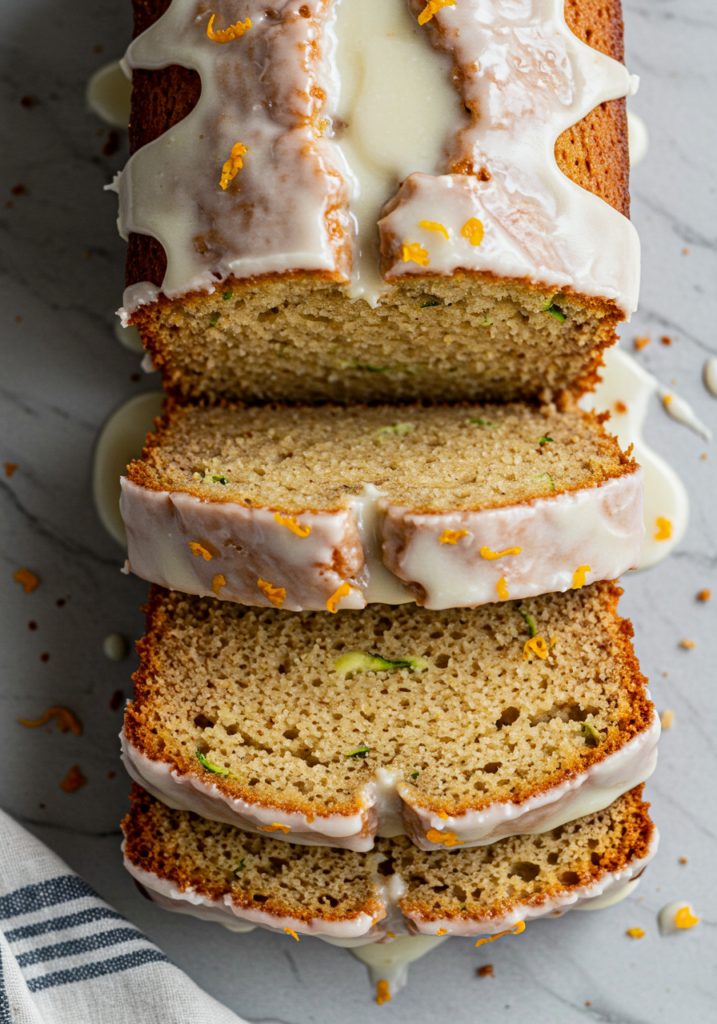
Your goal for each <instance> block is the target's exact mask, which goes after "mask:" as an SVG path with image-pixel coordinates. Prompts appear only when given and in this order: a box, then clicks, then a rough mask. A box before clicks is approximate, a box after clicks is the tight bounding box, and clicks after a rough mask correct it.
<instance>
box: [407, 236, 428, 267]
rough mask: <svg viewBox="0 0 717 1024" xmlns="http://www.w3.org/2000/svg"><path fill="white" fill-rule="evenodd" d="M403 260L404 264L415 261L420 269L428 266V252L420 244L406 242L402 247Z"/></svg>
mask: <svg viewBox="0 0 717 1024" xmlns="http://www.w3.org/2000/svg"><path fill="white" fill-rule="evenodd" d="M401 259H402V260H403V262H404V263H408V262H409V261H410V260H413V262H414V263H417V264H418V265H419V267H427V266H428V250H427V249H424V248H423V246H422V245H421V243H420V242H404V243H403V245H402V246H401Z"/></svg>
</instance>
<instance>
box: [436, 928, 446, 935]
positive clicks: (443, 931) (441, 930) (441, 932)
mask: <svg viewBox="0 0 717 1024" xmlns="http://www.w3.org/2000/svg"><path fill="white" fill-rule="evenodd" d="M436 935H448V929H447V928H439V929H438V931H437V932H436Z"/></svg>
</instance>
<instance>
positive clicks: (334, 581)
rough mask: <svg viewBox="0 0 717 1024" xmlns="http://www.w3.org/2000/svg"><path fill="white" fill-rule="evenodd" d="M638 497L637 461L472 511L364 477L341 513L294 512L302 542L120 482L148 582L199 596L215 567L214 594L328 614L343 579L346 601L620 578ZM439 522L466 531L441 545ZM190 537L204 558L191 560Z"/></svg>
mask: <svg viewBox="0 0 717 1024" xmlns="http://www.w3.org/2000/svg"><path fill="white" fill-rule="evenodd" d="M642 501H643V483H642V469H641V468H640V467H637V469H636V470H635V471H634V472H632V473H626V474H624V475H623V476H620V477H616V478H613V479H610V480H608V481H606V482H605V483H603V484H601V485H600V486H598V487H589V488H583V489H581V490H578V491H573V492H566V493H563V494H558V495H556V496H555V497H554V498H544V499H543V498H539V499H536V500H534V501H532V502H529V503H524V504H521V505H513V506H507V507H504V508H495V509H484V510H480V511H475V512H470V511H464V512H444V513H436V514H425V513H416V512H413V511H411V510H410V509H408V508H404V507H400V506H396V505H392V504H391V503H390V501H389V500H388V498H386V497H385V495H382V494H381V492H380V491H378V490H377V488H375V487H374V486H372V485H366V486H365V488H364V493H363V494H362V495H361V496H360V497H358V498H352V499H348V501H347V504H348V507H347V508H343V509H337V510H335V511H332V512H310V511H307V512H302V513H300V514H299V515H297V516H295V519H296V521H297V523H298V524H299V526H304V527H310V528H311V533H310V534H309V535H308V536H306V537H298V536H297V535H296V534H295V533H293V532H291V531H290V530H289V529H287V527H286V526H283V525H280V524H279V523H278V522H277V521H276V519H275V513H274V511H272V510H270V509H266V508H253V507H252V508H246V507H244V506H243V505H239V504H238V503H235V502H220V501H204V500H202V499H200V498H197V497H195V496H194V495H190V494H186V493H183V492H181V491H175V492H169V491H152V490H149V489H148V488H145V487H141V486H140V485H138V484H135V483H133V482H131V481H129V480H127V479H124V478H123V480H122V499H121V503H120V507H121V511H122V518H123V519H124V523H125V528H126V533H127V545H128V556H129V563H130V566H131V570H132V572H134V573H136V574H137V575H138V576H141V577H142V578H143V579H146V580H150V581H151V582H153V583H158V584H160V585H161V586H164V587H168V588H169V589H170V590H181V591H183V592H184V593H188V594H199V595H202V596H204V595H210V594H212V581H213V580H214V578H215V577H216V576H217V574H221V575H222V576H223V577H224V579H225V584H224V586H222V588H221V590H220V591H219V595H218V596H219V597H220V598H222V599H224V600H229V601H237V602H239V603H241V604H249V605H260V606H261V605H266V606H268V605H269V604H270V601H269V599H268V598H266V597H265V596H264V594H263V593H262V591H260V590H259V588H258V586H257V581H258V580H259V579H262V580H266V581H268V582H270V583H271V584H272V585H273V586H279V587H283V588H284V589H285V590H286V599H285V601H284V603H283V605H282V607H283V608H285V609H288V610H291V611H300V610H302V609H314V610H323V609H325V608H326V602H327V600H328V599H329V598H330V597H331V596H332V595H333V594H334V593H335V592H336V590H337V589H338V588H339V587H340V586H341V584H342V582H348V584H349V585H350V587H351V591H350V593H349V595H348V596H346V597H344V598H342V599H341V602H340V605H339V607H340V609H346V608H362V607H364V605H365V604H366V603H367V602H368V601H384V602H390V603H397V604H398V603H403V602H405V601H407V600H410V599H411V596H412V595H413V597H414V598H415V600H416V601H417V603H419V604H423V605H425V606H426V607H427V608H434V609H439V608H454V607H472V606H477V605H481V604H486V603H489V602H491V601H495V600H497V599H498V592H497V584H498V581H499V580H500V579H501V578H505V580H506V585H507V589H508V593H509V595H510V597H511V598H514V599H519V598H524V597H532V596H536V595H539V594H546V593H552V592H555V591H565V590H569V589H570V588H571V587H572V586H573V582H574V574H575V571H576V570H577V569H578V567H579V566H584V565H588V566H589V567H590V571H589V572H588V573H587V575H586V582H588V583H595V582H597V581H598V580H603V579H615V578H616V577H617V576H619V575H620V574H621V573H623V572H625V571H626V570H628V569H631V568H635V567H636V566H637V564H638V562H639V558H640V551H641V549H642V540H643V523H642ZM446 529H450V530H460V529H463V530H466V531H467V533H466V534H465V535H463V536H461V537H460V538H459V539H458V541H457V543H455V544H450V543H441V536H442V535H443V532H444V531H445V530H446ZM192 543H194V544H197V543H199V544H201V545H202V546H203V547H204V549H205V550H206V551H207V552H208V553H209V554H211V556H212V557H211V559H209V560H205V558H204V557H203V556H197V555H194V554H193V553H192V550H193V549H192V548H190V546H189V545H190V544H192ZM484 546H485V547H489V548H490V549H491V551H493V552H501V551H504V550H506V549H509V548H513V547H516V546H517V547H520V548H521V553H520V554H519V555H507V556H505V557H503V558H499V559H490V558H485V557H483V556H482V555H481V548H482V547H484ZM402 581H403V582H402ZM404 584H409V585H410V586H409V588H408V590H407V589H406V586H404Z"/></svg>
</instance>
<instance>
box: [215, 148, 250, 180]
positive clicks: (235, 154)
mask: <svg viewBox="0 0 717 1024" xmlns="http://www.w3.org/2000/svg"><path fill="white" fill-rule="evenodd" d="M248 152H249V150H248V149H247V147H246V146H245V145H243V143H241V142H235V143H234V145H233V146H232V152H231V156H230V157H229V159H228V160H227V161H226V162H225V164H224V166H223V167H222V176H221V178H220V179H219V184H220V185H221V187H222V188H223V189H224V190H225V191H226V188H227V185H228V184H229V182H230V181H231V180H232V178H235V177H236V175H237V173H238V171H239V168H240V167H243V166H244V162H243V161H242V157H243V156H244V154H245V153H248Z"/></svg>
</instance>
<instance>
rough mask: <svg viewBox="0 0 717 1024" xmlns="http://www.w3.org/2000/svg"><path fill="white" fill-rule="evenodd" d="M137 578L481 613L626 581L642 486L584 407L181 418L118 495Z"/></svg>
mask: <svg viewBox="0 0 717 1024" xmlns="http://www.w3.org/2000/svg"><path fill="white" fill-rule="evenodd" d="M122 484H123V489H122V490H123V493H122V502H121V510H122V516H123V518H124V522H125V525H126V528H127V539H128V553H129V567H130V568H131V569H132V571H134V572H135V573H137V574H138V575H139V576H141V577H142V578H143V579H146V580H149V581H150V582H152V583H158V584H160V585H161V586H165V587H168V588H169V589H170V590H181V591H184V592H185V593H189V594H199V595H203V596H204V595H211V594H215V595H217V596H218V597H219V598H221V599H223V600H230V601H237V602H240V603H241V604H249V605H259V606H265V607H270V606H271V605H274V606H275V607H283V608H284V609H291V610H293V611H300V610H302V609H313V610H323V609H328V610H329V611H336V610H337V609H339V608H340V609H342V610H343V609H347V608H362V607H363V606H364V605H365V604H366V602H373V601H379V602H384V603H387V604H397V603H402V602H405V601H411V600H415V601H416V602H417V603H418V604H421V605H425V606H426V607H428V608H436V609H439V608H451V607H465V606H474V605H480V604H485V603H487V602H490V601H498V600H505V599H507V598H508V597H512V598H524V597H530V596H534V595H538V594H543V593H550V592H555V591H565V590H568V589H570V588H572V587H579V586H581V585H582V584H583V583H585V582H594V581H596V580H602V579H614V578H616V577H617V576H619V575H620V574H621V573H622V572H624V571H625V570H627V569H630V568H633V567H635V566H637V564H638V562H639V559H640V553H641V548H642V538H643V534H644V527H643V522H642V470H641V469H640V467H639V466H638V465H637V464H636V463H635V461H634V460H633V459H632V458H631V457H630V456H629V454H623V452H622V451H621V450H620V448H619V446H618V444H617V441H616V440H615V438H613V437H611V436H610V435H609V434H607V433H606V432H605V430H604V428H603V426H602V418H601V417H599V416H595V415H593V414H589V413H585V412H582V411H581V410H579V409H577V408H574V407H572V406H571V407H565V408H563V409H562V410H559V409H557V408H556V407H555V406H543V407H537V406H531V405H528V404H522V405H521V404H517V405H507V406H468V405H461V406H434V407H428V408H427V407H423V406H419V405H413V406H379V407H365V406H353V407H350V408H342V407H338V406H321V407H318V408H315V407H314V408H310V407H289V406H272V407H266V406H265V407H262V408H243V407H239V406H223V407H220V408H204V407H182V406H177V405H175V404H173V403H170V404H169V405H168V407H167V411H166V415H165V416H164V419H163V420H162V421H161V422H160V423H159V424H158V427H157V431H156V433H155V434H154V435H150V437H149V438H148V441H147V448H146V449H145V451H144V454H143V457H142V459H140V460H138V461H136V462H133V463H132V464H131V465H130V466H129V472H128V475H127V477H126V478H124V479H123V481H122Z"/></svg>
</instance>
